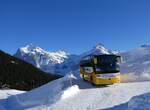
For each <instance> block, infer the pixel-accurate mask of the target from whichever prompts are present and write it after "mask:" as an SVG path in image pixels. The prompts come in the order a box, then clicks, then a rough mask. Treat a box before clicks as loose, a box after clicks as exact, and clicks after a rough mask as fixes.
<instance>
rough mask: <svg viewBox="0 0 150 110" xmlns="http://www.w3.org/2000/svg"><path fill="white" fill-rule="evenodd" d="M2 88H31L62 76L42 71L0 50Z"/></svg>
mask: <svg viewBox="0 0 150 110" xmlns="http://www.w3.org/2000/svg"><path fill="white" fill-rule="evenodd" d="M0 76H1V77H0V88H6V87H7V88H13V89H18V90H31V89H33V88H36V87H39V86H41V85H43V84H45V83H48V82H49V81H52V80H55V79H58V78H60V76H59V75H52V74H48V73H45V72H43V71H41V70H40V69H38V68H36V67H34V66H33V65H31V64H29V63H27V62H25V61H22V60H20V59H18V58H16V57H13V56H11V55H9V54H7V53H4V52H3V51H0Z"/></svg>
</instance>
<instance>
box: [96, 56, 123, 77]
mask: <svg viewBox="0 0 150 110" xmlns="http://www.w3.org/2000/svg"><path fill="white" fill-rule="evenodd" d="M94 58H96V59H97V64H95V73H96V74H106V73H118V72H120V68H119V63H120V61H121V57H120V56H118V55H97V56H94Z"/></svg>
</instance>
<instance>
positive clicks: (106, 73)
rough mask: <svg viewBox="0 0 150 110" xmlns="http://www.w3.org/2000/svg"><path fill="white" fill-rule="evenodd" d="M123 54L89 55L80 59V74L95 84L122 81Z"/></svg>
mask: <svg viewBox="0 0 150 110" xmlns="http://www.w3.org/2000/svg"><path fill="white" fill-rule="evenodd" d="M120 62H121V56H118V55H113V54H111V55H109V54H103V55H88V56H85V57H83V58H82V60H81V61H80V76H81V77H82V78H83V80H86V81H89V82H91V83H92V84H94V85H110V84H114V83H120V67H119V63H120Z"/></svg>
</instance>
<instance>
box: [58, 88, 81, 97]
mask: <svg viewBox="0 0 150 110" xmlns="http://www.w3.org/2000/svg"><path fill="white" fill-rule="evenodd" d="M78 92H79V87H78V86H77V85H74V86H72V87H70V88H68V89H67V90H65V91H63V93H62V95H61V99H66V98H68V97H71V96H73V95H74V94H77V93H78Z"/></svg>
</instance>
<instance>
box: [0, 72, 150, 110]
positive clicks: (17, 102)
mask: <svg viewBox="0 0 150 110" xmlns="http://www.w3.org/2000/svg"><path fill="white" fill-rule="evenodd" d="M70 82H72V83H70ZM149 85H150V82H149V81H147V82H136V83H122V84H116V85H111V86H106V87H96V86H92V85H91V84H90V83H87V82H84V81H83V80H81V79H76V78H75V77H74V76H73V75H67V76H65V77H63V78H60V79H58V80H55V81H52V82H50V83H48V84H46V85H44V86H41V87H39V88H36V89H34V90H32V91H29V92H26V93H23V94H18V95H14V96H10V97H8V98H6V99H4V100H2V101H0V108H3V109H1V110H149V108H150V95H149V94H150V89H149V88H148V87H149ZM50 91H51V92H50Z"/></svg>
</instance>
